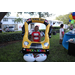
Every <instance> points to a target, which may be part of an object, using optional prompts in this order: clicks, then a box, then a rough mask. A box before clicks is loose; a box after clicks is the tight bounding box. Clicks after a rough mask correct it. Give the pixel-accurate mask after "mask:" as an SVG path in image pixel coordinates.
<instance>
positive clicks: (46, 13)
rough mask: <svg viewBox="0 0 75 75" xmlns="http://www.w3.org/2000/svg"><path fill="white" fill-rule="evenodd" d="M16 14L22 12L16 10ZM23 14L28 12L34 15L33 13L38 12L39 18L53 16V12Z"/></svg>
mask: <svg viewBox="0 0 75 75" xmlns="http://www.w3.org/2000/svg"><path fill="white" fill-rule="evenodd" d="M18 14H22V12H18ZM24 14H30V15H35V14H38V15H39V18H41V17H44V18H46V17H51V16H54V14H52V13H51V14H50V13H49V12H24Z"/></svg>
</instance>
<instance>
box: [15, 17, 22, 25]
mask: <svg viewBox="0 0 75 75" xmlns="http://www.w3.org/2000/svg"><path fill="white" fill-rule="evenodd" d="M14 22H17V24H18V23H19V22H21V23H23V19H22V18H15V20H14Z"/></svg>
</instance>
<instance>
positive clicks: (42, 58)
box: [35, 54, 47, 62]
mask: <svg viewBox="0 0 75 75" xmlns="http://www.w3.org/2000/svg"><path fill="white" fill-rule="evenodd" d="M46 59H47V55H46V54H38V55H37V56H36V59H35V60H36V61H38V62H42V61H45V60H46Z"/></svg>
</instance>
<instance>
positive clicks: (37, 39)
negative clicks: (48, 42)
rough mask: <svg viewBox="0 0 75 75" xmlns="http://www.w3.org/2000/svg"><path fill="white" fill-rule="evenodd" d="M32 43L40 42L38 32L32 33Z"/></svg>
mask: <svg viewBox="0 0 75 75" xmlns="http://www.w3.org/2000/svg"><path fill="white" fill-rule="evenodd" d="M32 36H33V41H34V42H39V41H40V32H32Z"/></svg>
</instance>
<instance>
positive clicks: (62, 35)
mask: <svg viewBox="0 0 75 75" xmlns="http://www.w3.org/2000/svg"><path fill="white" fill-rule="evenodd" d="M63 26H64V25H63V24H61V25H60V27H61V28H60V40H59V43H60V44H62V40H63V37H64V29H63Z"/></svg>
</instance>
